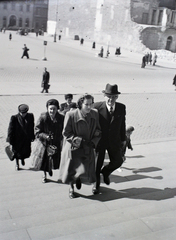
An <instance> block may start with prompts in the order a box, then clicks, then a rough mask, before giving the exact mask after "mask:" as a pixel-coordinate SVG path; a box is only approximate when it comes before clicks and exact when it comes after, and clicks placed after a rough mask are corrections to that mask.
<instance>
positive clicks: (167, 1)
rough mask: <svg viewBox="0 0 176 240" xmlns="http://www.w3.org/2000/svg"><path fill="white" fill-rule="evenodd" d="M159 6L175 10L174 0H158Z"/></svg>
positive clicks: (175, 3) (175, 0)
mask: <svg viewBox="0 0 176 240" xmlns="http://www.w3.org/2000/svg"><path fill="white" fill-rule="evenodd" d="M159 6H160V7H166V8H169V9H172V10H176V0H160V4H159Z"/></svg>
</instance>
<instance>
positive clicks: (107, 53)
mask: <svg viewBox="0 0 176 240" xmlns="http://www.w3.org/2000/svg"><path fill="white" fill-rule="evenodd" d="M109 54H110V51H109V45H108V47H107V52H106V58H108V57H109Z"/></svg>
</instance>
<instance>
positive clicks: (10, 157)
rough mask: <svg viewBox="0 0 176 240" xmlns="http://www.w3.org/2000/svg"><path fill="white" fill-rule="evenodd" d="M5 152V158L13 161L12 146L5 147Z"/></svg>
mask: <svg viewBox="0 0 176 240" xmlns="http://www.w3.org/2000/svg"><path fill="white" fill-rule="evenodd" d="M5 152H6V154H7V156H8V158H9V159H10V161H13V160H14V158H15V154H14V152H13V150H12V145H8V146H6V147H5Z"/></svg>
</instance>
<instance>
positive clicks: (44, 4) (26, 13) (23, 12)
mask: <svg viewBox="0 0 176 240" xmlns="http://www.w3.org/2000/svg"><path fill="white" fill-rule="evenodd" d="M12 18H13V19H15V21H16V24H13V26H12V24H11V19H12ZM47 18H48V0H28V1H27V0H26V1H15V0H14V1H0V28H2V27H6V28H8V29H14V30H17V29H19V28H28V29H35V30H38V29H39V28H42V29H43V30H44V31H46V28H47ZM4 19H6V23H5V21H4Z"/></svg>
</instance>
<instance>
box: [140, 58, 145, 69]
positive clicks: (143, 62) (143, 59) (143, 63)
mask: <svg viewBox="0 0 176 240" xmlns="http://www.w3.org/2000/svg"><path fill="white" fill-rule="evenodd" d="M145 66H146V56H145V55H144V56H143V57H142V64H141V68H145Z"/></svg>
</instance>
